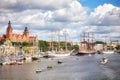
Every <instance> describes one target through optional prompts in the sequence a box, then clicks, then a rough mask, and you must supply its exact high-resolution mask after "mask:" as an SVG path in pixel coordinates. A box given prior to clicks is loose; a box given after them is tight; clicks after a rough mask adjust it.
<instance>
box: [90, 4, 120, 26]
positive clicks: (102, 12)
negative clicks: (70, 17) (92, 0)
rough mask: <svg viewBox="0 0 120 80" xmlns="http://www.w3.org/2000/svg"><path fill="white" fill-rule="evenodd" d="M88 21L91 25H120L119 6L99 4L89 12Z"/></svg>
mask: <svg viewBox="0 0 120 80" xmlns="http://www.w3.org/2000/svg"><path fill="white" fill-rule="evenodd" d="M88 22H89V24H91V25H102V26H109V25H113V26H114V25H115V26H118V25H120V8H119V7H115V6H113V5H112V4H104V5H100V6H98V7H97V8H95V10H94V12H92V13H91V15H90V19H89V21H88Z"/></svg>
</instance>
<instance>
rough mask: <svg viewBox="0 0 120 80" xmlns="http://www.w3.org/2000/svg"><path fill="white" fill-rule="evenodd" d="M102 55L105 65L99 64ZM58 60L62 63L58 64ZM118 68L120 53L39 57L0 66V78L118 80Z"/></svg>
mask: <svg viewBox="0 0 120 80" xmlns="http://www.w3.org/2000/svg"><path fill="white" fill-rule="evenodd" d="M103 56H106V57H107V58H108V63H107V64H106V65H102V64H100V59H101V58H102V57H103ZM58 60H60V61H62V62H63V63H62V64H58V63H57V61H58ZM48 66H51V67H52V68H47V67H48ZM119 68H120V54H112V55H94V56H70V57H66V58H52V59H44V58H41V60H40V61H34V62H28V63H24V64H23V65H4V66H0V80H120V76H119V75H120V69H119ZM36 70H43V71H42V72H39V73H36Z"/></svg>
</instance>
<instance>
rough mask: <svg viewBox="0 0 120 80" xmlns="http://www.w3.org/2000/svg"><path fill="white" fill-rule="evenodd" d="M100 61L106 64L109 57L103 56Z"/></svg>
mask: <svg viewBox="0 0 120 80" xmlns="http://www.w3.org/2000/svg"><path fill="white" fill-rule="evenodd" d="M100 63H101V64H106V63H108V59H107V58H105V57H103V58H102V60H101V62H100Z"/></svg>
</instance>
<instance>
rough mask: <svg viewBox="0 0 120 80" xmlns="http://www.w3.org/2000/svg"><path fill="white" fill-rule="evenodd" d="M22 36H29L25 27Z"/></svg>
mask: <svg viewBox="0 0 120 80" xmlns="http://www.w3.org/2000/svg"><path fill="white" fill-rule="evenodd" d="M23 34H24V35H26V36H28V35H29V31H28V28H27V27H25V29H24V32H23Z"/></svg>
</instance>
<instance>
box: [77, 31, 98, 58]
mask: <svg viewBox="0 0 120 80" xmlns="http://www.w3.org/2000/svg"><path fill="white" fill-rule="evenodd" d="M93 41H94V34H93V33H86V32H84V34H81V35H80V45H79V51H78V53H77V54H76V55H78V56H83V55H94V54H95V53H96V51H95V49H94V42H93Z"/></svg>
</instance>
